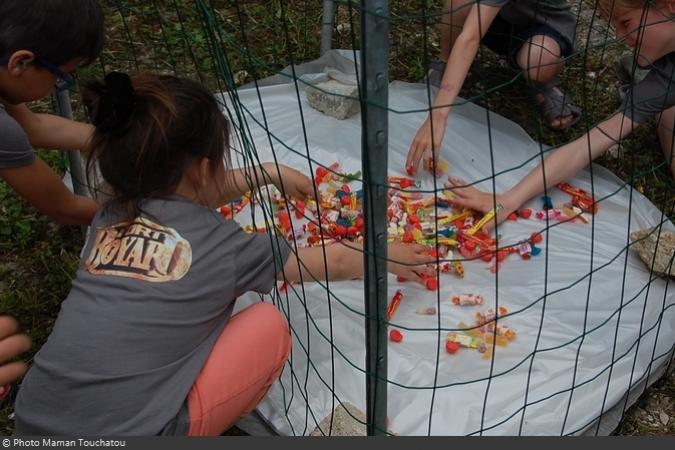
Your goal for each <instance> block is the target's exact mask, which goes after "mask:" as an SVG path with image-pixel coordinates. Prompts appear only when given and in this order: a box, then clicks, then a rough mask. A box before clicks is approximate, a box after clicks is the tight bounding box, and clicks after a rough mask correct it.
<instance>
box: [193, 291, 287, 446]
mask: <svg viewBox="0 0 675 450" xmlns="http://www.w3.org/2000/svg"><path fill="white" fill-rule="evenodd" d="M290 349H291V336H290V334H289V330H288V323H287V322H286V320H285V319H284V318H283V316H282V315H281V313H279V311H278V310H277V309H276V308H275V307H274V305H271V304H269V303H257V304H255V305H253V306H250V307H248V308H246V309H245V310H243V311H241V312H239V313H237V314H235V315H234V316H232V318H231V319H230V321H229V322H228V323H227V325H226V326H225V329H224V330H223V332H222V334H221V335H220V337H219V338H218V340H217V341H216V344H215V346H214V347H213V350H212V351H211V355H209V359H208V360H207V361H206V364H205V365H204V368H203V369H202V371H201V373H200V374H199V376H198V377H197V380H196V381H195V384H194V385H193V386H192V389H191V390H190V394H189V396H188V411H189V413H190V430H189V435H190V436H218V435H220V434H221V433H222V432H223V431H225V430H227V429H228V428H229V427H230V426H232V425H233V424H234V423H235V422H236V421H237V419H239V417H241V416H244V415H246V414H248V413H249V412H251V411H252V410H253V409H254V408H255V407H256V405H257V404H258V403H259V402H260V400H261V399H262V397H263V396H264V395H265V394H266V393H267V390H268V389H269V387H270V386H271V385H272V383H273V382H274V381H275V380H276V379H277V378H278V377H279V374H280V373H281V370H282V369H283V367H284V363H285V362H286V359H287V357H288V353H289V352H290Z"/></svg>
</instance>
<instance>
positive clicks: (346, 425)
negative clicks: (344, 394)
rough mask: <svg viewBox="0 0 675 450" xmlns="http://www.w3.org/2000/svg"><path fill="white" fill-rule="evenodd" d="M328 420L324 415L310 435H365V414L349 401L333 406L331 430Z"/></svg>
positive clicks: (329, 417) (329, 418) (328, 417)
mask: <svg viewBox="0 0 675 450" xmlns="http://www.w3.org/2000/svg"><path fill="white" fill-rule="evenodd" d="M350 414H351V415H350ZM352 416H353V417H352ZM330 420H331V416H330V415H328V416H326V417H325V418H324V419H323V420H322V421H321V423H320V424H319V426H318V427H316V428H315V429H314V431H312V434H311V435H310V436H324V435H325V436H328V434H329V431H330V435H331V436H366V414H365V413H364V412H363V411H361V410H360V409H358V408H357V407H356V406H354V405H352V404H351V403H349V402H345V403H343V404H342V405H339V406H338V407H337V408H335V412H334V414H333V427H332V430H331V423H330ZM322 431H323V432H322Z"/></svg>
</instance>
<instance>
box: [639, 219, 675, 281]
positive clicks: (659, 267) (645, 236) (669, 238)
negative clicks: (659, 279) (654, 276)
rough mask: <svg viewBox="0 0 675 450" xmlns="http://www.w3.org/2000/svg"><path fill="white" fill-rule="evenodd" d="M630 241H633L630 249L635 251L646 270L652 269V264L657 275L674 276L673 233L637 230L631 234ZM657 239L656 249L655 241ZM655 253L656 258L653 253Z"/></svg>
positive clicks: (674, 234) (674, 235) (674, 245)
mask: <svg viewBox="0 0 675 450" xmlns="http://www.w3.org/2000/svg"><path fill="white" fill-rule="evenodd" d="M630 238H631V240H632V241H633V244H632V248H633V250H635V251H636V252H637V253H638V255H640V259H641V260H642V262H644V263H645V264H646V265H647V268H650V267H652V261H653V262H654V272H655V273H658V274H659V275H666V276H668V275H669V276H675V268H674V267H673V266H675V262H673V254H674V253H675V233H673V232H672V231H668V230H663V229H662V230H661V233H660V234H659V232H658V230H639V231H635V232H634V233H631V235H630ZM657 239H658V247H657V245H656V244H657V243H656V241H657ZM655 252H656V258H654V253H655Z"/></svg>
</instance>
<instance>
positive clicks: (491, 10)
mask: <svg viewBox="0 0 675 450" xmlns="http://www.w3.org/2000/svg"><path fill="white" fill-rule="evenodd" d="M576 23H577V19H576V17H575V16H574V14H572V12H571V11H570V6H569V4H568V2H567V0H446V3H445V7H444V9H443V16H442V19H441V55H440V58H441V60H440V61H433V62H432V63H431V64H430V66H431V70H430V72H429V83H430V84H432V85H434V86H436V87H438V93H437V94H436V98H435V99H434V102H433V105H432V108H433V109H432V110H431V111H430V113H429V116H428V117H427V119H426V120H425V121H424V123H423V124H422V126H421V127H420V129H419V131H418V132H417V134H416V135H415V138H414V140H413V142H412V144H411V145H410V150H409V151H408V158H407V160H406V171H407V172H408V173H409V174H410V175H415V173H417V169H418V166H419V163H420V160H423V163H424V167H425V169H426V170H428V171H429V172H431V173H433V174H439V173H438V172H437V171H436V170H435V168H434V167H433V166H434V161H438V158H439V154H440V149H441V144H442V142H443V137H444V136H445V129H446V126H447V122H448V116H449V114H450V112H451V110H452V106H451V105H452V104H453V103H454V102H455V100H456V99H457V96H458V95H459V91H460V89H461V88H462V85H463V84H464V80H465V79H466V76H467V74H468V73H469V68H470V67H471V64H472V62H473V60H474V59H475V58H476V54H477V53H478V48H479V46H480V44H481V43H483V44H485V45H486V46H487V47H488V48H490V49H491V50H494V51H495V52H497V53H499V54H501V55H503V56H505V57H506V58H507V59H508V62H509V64H510V65H511V66H512V67H514V68H516V69H518V70H522V71H523V73H524V76H525V78H526V80H527V81H528V83H529V85H530V90H531V91H532V93H533V94H534V95H535V100H536V102H537V104H538V106H539V111H540V114H541V116H542V119H543V120H544V123H545V125H547V126H548V127H550V128H552V129H555V130H562V129H565V128H569V127H570V126H572V125H573V124H574V123H576V122H577V121H578V120H579V118H580V117H581V110H580V109H579V108H578V107H576V106H574V105H572V104H571V103H570V101H569V97H567V95H566V94H565V93H564V92H563V91H562V90H561V89H560V87H559V85H560V80H559V79H558V75H559V74H560V71H561V70H562V67H563V62H564V59H565V58H567V57H569V56H570V55H571V54H572V52H573V50H574V48H573V45H574V37H575V36H574V35H575V29H576Z"/></svg>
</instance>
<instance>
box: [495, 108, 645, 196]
mask: <svg viewBox="0 0 675 450" xmlns="http://www.w3.org/2000/svg"><path fill="white" fill-rule="evenodd" d="M631 131H633V122H632V121H631V120H630V119H628V118H627V117H626V116H624V115H623V114H622V113H616V114H615V115H613V116H612V117H610V118H609V119H607V120H605V121H604V122H602V123H600V124H599V125H597V126H595V127H593V128H591V130H590V131H589V132H588V133H586V134H584V135H583V136H581V137H580V138H578V139H577V140H575V141H572V142H570V143H569V144H567V145H564V146H563V147H560V148H559V149H557V150H554V151H553V152H552V153H551V154H550V155H549V156H548V157H547V158H546V159H545V160H544V163H543V165H542V164H540V165H539V166H537V167H536V168H534V169H533V170H532V171H531V172H530V173H528V174H527V175H526V176H525V178H523V179H522V180H521V181H520V182H519V183H518V184H517V185H515V186H514V187H513V188H511V190H509V192H507V193H506V194H505V198H506V201H507V202H508V203H509V204H510V205H511V206H513V205H516V206H515V208H517V207H519V206H520V205H522V204H523V203H525V202H526V201H528V200H529V199H531V198H532V197H534V196H535V195H537V194H540V193H541V192H543V191H544V174H545V175H546V187H547V188H550V187H553V186H555V185H557V184H558V183H561V182H563V181H565V180H568V179H569V178H571V177H573V176H574V175H575V174H576V173H577V172H579V171H580V170H581V169H583V168H584V167H586V166H587V165H589V164H590V163H591V161H593V160H594V159H595V158H597V157H598V156H600V155H602V154H603V153H605V152H606V151H607V149H609V148H610V147H611V146H612V145H614V144H616V143H618V142H619V141H620V140H621V139H622V138H624V137H626V136H627V135H628V134H630V132H631ZM589 149H590V152H589ZM505 206H506V205H505ZM515 208H514V209H515Z"/></svg>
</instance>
